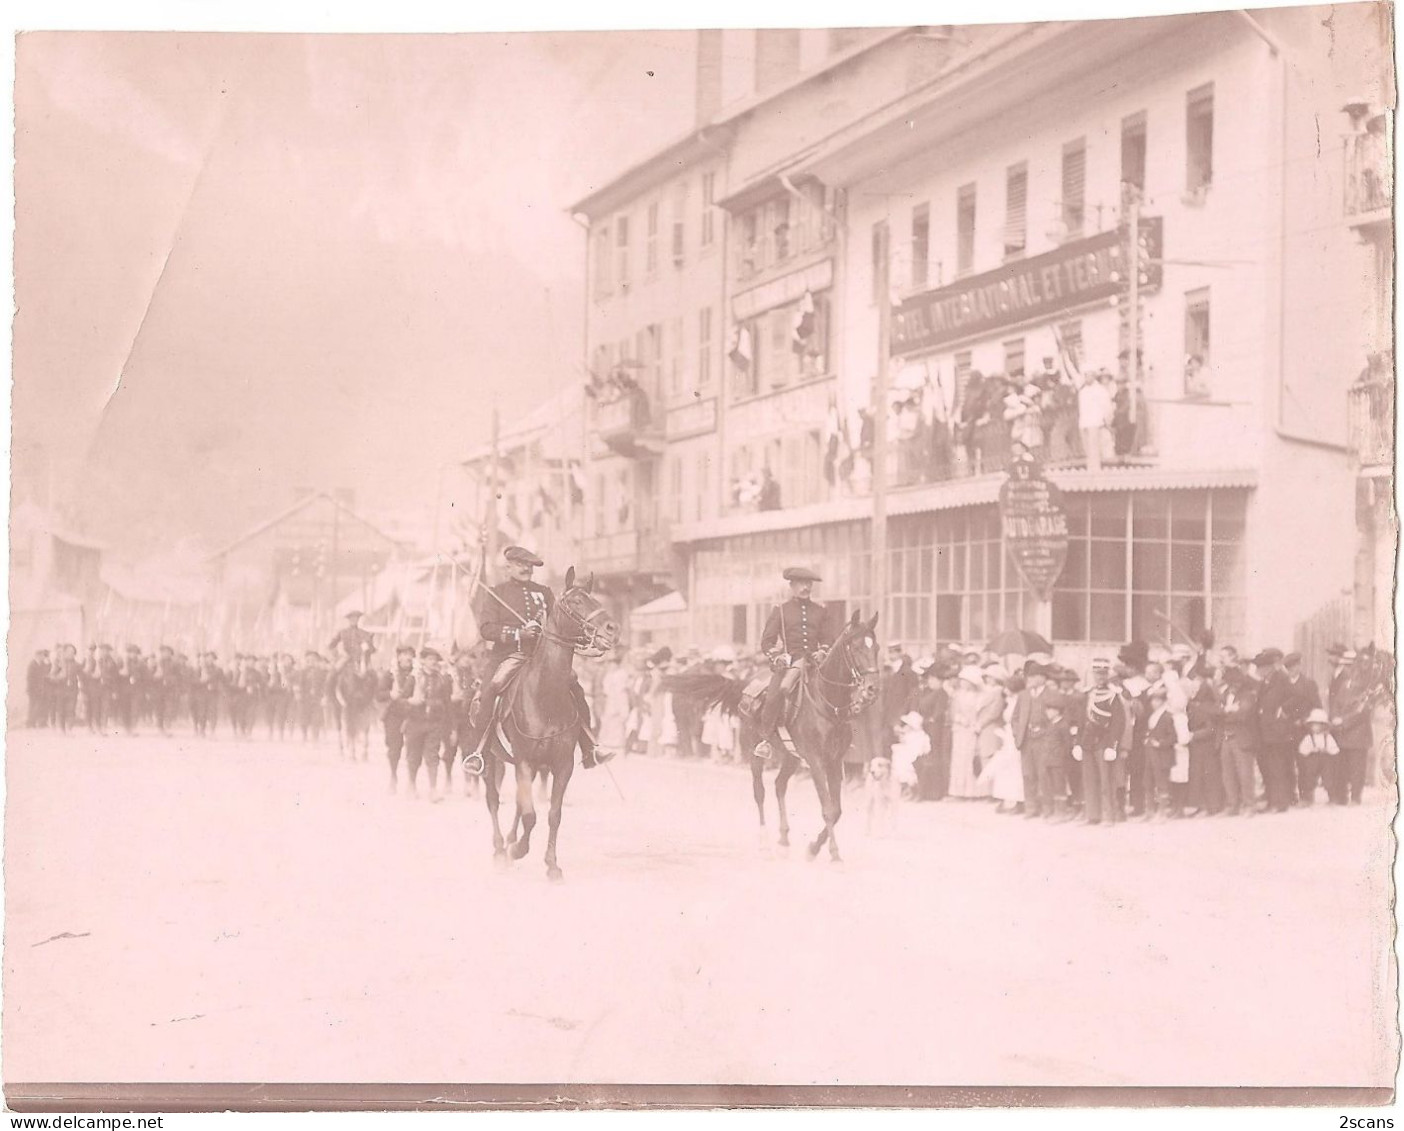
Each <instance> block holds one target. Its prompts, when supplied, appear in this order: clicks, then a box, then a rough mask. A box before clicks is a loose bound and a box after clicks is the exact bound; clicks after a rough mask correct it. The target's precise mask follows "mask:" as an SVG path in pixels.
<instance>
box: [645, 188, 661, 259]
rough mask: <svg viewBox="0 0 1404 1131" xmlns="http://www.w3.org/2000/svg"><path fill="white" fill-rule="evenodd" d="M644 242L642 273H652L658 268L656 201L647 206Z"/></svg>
mask: <svg viewBox="0 0 1404 1131" xmlns="http://www.w3.org/2000/svg"><path fill="white" fill-rule="evenodd" d="M647 236H648V238H647V241H646V242H645V243H644V274H646V275H652V274H654V273H656V272H657V270H658V201H656V200H655V201H654V202H653V203H652V204H650V205H649V206H648V232H647Z"/></svg>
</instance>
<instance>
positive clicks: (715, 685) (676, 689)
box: [663, 672, 746, 715]
mask: <svg viewBox="0 0 1404 1131" xmlns="http://www.w3.org/2000/svg"><path fill="white" fill-rule="evenodd" d="M663 690H664V691H671V692H672V693H673V694H674V695H676V696H678V697H679V698H682V699H687V700H689V701H690V702H693V703H695V704H696V705H697V707H698V709H699V710H703V711H705V710H707V709H708V708H709V707H720V708H721V709H722V711H723V712H724V713H726V714H728V715H735V714H736V713H737V712H738V711H739V710H740V707H741V695H742V693H743V692H744V691H745V690H746V684H745V681H744V680H739V679H728V678H727V677H726V676H724V675H708V674H705V673H700V672H699V673H696V674H691V675H670V676H665V677H664V679H663Z"/></svg>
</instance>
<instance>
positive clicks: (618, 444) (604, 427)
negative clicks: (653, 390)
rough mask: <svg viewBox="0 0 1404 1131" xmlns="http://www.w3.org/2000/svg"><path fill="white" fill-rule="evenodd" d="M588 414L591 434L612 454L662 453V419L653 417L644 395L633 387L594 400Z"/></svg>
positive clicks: (639, 455) (650, 456) (648, 456)
mask: <svg viewBox="0 0 1404 1131" xmlns="http://www.w3.org/2000/svg"><path fill="white" fill-rule="evenodd" d="M591 415H592V417H593V423H594V432H595V435H596V436H597V437H598V438H599V440H600V442H601V443H603V444H604V445H605V446H606V447H608V448H609V450H610V451H612V452H614V453H615V454H616V455H621V456H624V457H626V458H627V459H653V458H655V457H656V456H658V455H661V454H662V452H663V448H664V446H665V441H664V438H663V436H664V430H663V422H662V421H661V420H658V419H655V418H654V413H653V409H652V406H651V402H650V400H649V397H648V394H646V393H645V392H644V391H643V390H642V389H640V388H638V387H637V386H635V387H634V388H632V389H628V390H625V391H623V392H621V393H619V394H618V395H617V396H614V397H601V398H598V399H596V400H595V401H594V402H593V407H592V409H591Z"/></svg>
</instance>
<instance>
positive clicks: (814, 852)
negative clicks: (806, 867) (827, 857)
mask: <svg viewBox="0 0 1404 1131" xmlns="http://www.w3.org/2000/svg"><path fill="white" fill-rule="evenodd" d="M804 855H805V858H806V859H809V860H813V859H814V858H815V857H816V856H818V855H819V846H818V845H817V844H811V845H809V846H808V847H807V848H806V849H805V850H804Z"/></svg>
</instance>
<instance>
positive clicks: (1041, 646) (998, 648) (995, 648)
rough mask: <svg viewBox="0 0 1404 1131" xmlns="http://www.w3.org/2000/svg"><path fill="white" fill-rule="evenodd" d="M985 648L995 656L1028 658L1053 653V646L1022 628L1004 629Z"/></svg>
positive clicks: (1036, 634) (1034, 633)
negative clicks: (1038, 654)
mask: <svg viewBox="0 0 1404 1131" xmlns="http://www.w3.org/2000/svg"><path fill="white" fill-rule="evenodd" d="M986 648H987V649H988V650H989V651H991V652H993V653H994V654H995V655H996V656H1030V655H1032V654H1033V653H1035V652H1052V651H1053V645H1051V644H1049V643H1048V641H1046V640H1045V639H1043V637H1041V636H1040V635H1039V634H1038V633H1036V632H1028V631H1027V630H1025V629H1022V628H1009V629H1005V630H1004V631H1003V632H1001V633H1000V634H999V635H998V636H996V637H995V638H994V639H993V640H991V641H990V642H989V644H988V645H986Z"/></svg>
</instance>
